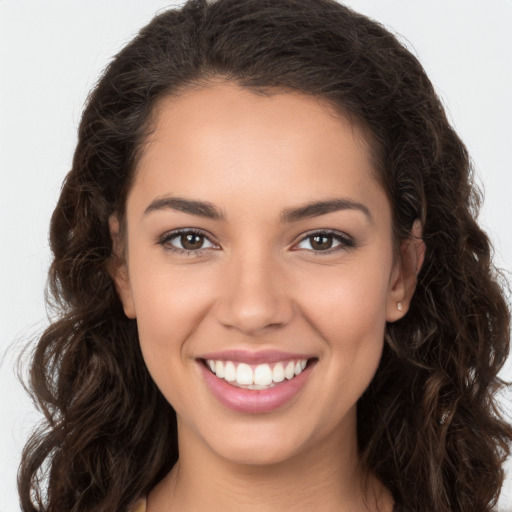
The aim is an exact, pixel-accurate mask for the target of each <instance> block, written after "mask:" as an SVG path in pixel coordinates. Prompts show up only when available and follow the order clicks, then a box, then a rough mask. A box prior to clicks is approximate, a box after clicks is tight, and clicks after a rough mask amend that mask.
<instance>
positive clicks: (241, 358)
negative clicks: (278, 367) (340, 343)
mask: <svg viewBox="0 0 512 512" xmlns="http://www.w3.org/2000/svg"><path fill="white" fill-rule="evenodd" d="M311 357H313V356H311V355H309V356H308V355H306V354H293V353H291V352H282V351H279V350H260V351H259V352H254V351H249V350H223V351H222V352H210V353H208V354H203V355H202V356H200V359H213V360H215V361H233V362H236V363H246V364H264V363H277V362H279V361H291V360H293V361H299V360H301V359H311Z"/></svg>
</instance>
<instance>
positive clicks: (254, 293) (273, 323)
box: [216, 256, 294, 336]
mask: <svg viewBox="0 0 512 512" xmlns="http://www.w3.org/2000/svg"><path fill="white" fill-rule="evenodd" d="M270 259H271V258H266V259H265V258H263V257H257V256H253V257H250V258H240V259H237V258H233V259H232V261H231V262H230V264H229V267H228V268H227V269H226V273H225V274H226V276H225V280H224V281H225V282H224V293H223V295H222V298H221V299H220V300H219V301H218V303H217V308H216V315H217V320H218V321H219V322H220V323H221V324H222V325H223V326H224V327H229V328H234V329H237V330H239V331H241V332H242V333H244V334H246V335H248V336H259V335H262V334H264V333H266V332H268V331H269V330H273V329H277V328H279V327H283V326H285V325H286V324H287V323H289V322H290V320H291V319H292V317H293V314H294V307H293V302H292V300H291V297H290V296H289V293H288V289H287V287H286V286H285V282H284V281H285V280H284V275H283V271H282V268H281V267H280V266H279V265H277V264H276V263H275V262H274V263H273V262H272V261H270Z"/></svg>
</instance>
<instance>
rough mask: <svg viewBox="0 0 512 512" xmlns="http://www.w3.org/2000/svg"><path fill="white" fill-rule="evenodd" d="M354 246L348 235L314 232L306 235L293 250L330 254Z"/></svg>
mask: <svg viewBox="0 0 512 512" xmlns="http://www.w3.org/2000/svg"><path fill="white" fill-rule="evenodd" d="M354 246H355V243H354V240H353V239H352V238H351V237H349V236H348V235H345V234H342V233H339V232H332V231H315V232H314V233H309V234H306V235H305V236H304V237H303V238H302V239H301V241H300V242H299V243H298V244H297V245H295V247H294V248H296V249H302V250H308V251H313V252H324V253H332V252H335V251H338V250H343V249H349V248H352V247H354Z"/></svg>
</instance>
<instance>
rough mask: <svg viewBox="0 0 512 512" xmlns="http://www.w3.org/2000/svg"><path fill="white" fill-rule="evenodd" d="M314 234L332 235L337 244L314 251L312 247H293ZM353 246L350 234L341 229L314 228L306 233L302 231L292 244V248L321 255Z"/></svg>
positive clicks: (354, 243) (353, 242)
mask: <svg viewBox="0 0 512 512" xmlns="http://www.w3.org/2000/svg"><path fill="white" fill-rule="evenodd" d="M315 235H328V236H332V237H333V238H334V239H336V240H337V241H338V242H339V244H338V245H336V246H334V247H331V248H329V249H325V250H317V251H315V250H314V249H300V248H298V249H295V247H297V245H299V244H300V243H302V242H304V241H305V240H307V239H308V238H312V237H314V236H315ZM354 247H356V242H355V240H354V239H353V238H352V237H351V236H350V235H347V234H346V233H344V232H342V231H337V230H335V229H315V230H311V231H308V232H306V233H303V234H302V235H301V236H300V239H299V241H298V242H296V243H295V244H294V245H293V247H292V250H294V251H308V252H310V253H313V254H315V256H322V255H327V254H332V253H334V252H338V251H343V250H345V251H346V250H349V249H353V248H354Z"/></svg>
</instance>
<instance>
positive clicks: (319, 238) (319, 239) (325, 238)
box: [311, 235, 333, 251]
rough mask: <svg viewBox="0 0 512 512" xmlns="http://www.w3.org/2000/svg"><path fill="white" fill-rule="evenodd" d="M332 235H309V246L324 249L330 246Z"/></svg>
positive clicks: (318, 249) (317, 249) (316, 249)
mask: <svg viewBox="0 0 512 512" xmlns="http://www.w3.org/2000/svg"><path fill="white" fill-rule="evenodd" d="M332 242H333V236H332V235H316V236H312V237H311V247H312V248H313V249H314V250H315V251H325V250H327V249H330V248H331V247H332Z"/></svg>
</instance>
